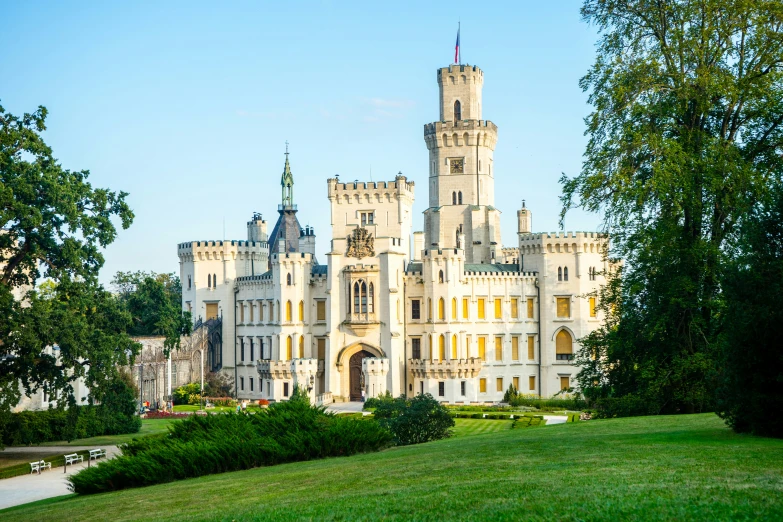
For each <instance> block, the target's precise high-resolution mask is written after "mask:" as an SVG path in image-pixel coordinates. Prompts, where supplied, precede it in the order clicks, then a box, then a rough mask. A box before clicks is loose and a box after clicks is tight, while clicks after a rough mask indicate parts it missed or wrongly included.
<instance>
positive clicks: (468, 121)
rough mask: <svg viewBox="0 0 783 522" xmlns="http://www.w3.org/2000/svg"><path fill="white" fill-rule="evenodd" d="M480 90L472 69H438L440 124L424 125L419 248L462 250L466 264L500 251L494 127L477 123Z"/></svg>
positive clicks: (477, 71)
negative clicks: (425, 201)
mask: <svg viewBox="0 0 783 522" xmlns="http://www.w3.org/2000/svg"><path fill="white" fill-rule="evenodd" d="M483 85H484V73H482V71H481V69H479V68H478V67H476V66H475V65H473V66H471V65H450V66H448V67H443V68H441V69H438V89H439V97H440V121H437V122H433V123H428V124H427V125H425V126H424V142H425V143H426V144H427V149H429V163H430V164H429V173H430V177H429V179H430V183H429V193H430V194H429V195H430V199H429V208H428V209H427V210H426V211H425V212H424V232H425V244H424V248H425V249H433V248H439V249H443V248H461V249H464V251H465V262H466V263H493V262H495V255H496V252H499V249H500V212H499V211H498V210H497V209H496V208H495V207H494V206H493V205H494V203H495V178H494V166H493V153H494V150H495V143H496V142H497V126H496V125H495V124H494V123H492V122H491V121H487V120H482V119H481V91H482V87H483ZM463 235H464V243H465V244H462V241H461V239H460V237H461V236H463Z"/></svg>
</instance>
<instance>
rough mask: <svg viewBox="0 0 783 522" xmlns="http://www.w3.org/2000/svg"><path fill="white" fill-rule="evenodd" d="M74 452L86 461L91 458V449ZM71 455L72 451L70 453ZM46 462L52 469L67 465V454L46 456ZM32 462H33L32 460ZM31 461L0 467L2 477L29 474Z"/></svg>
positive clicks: (0, 477)
mask: <svg viewBox="0 0 783 522" xmlns="http://www.w3.org/2000/svg"><path fill="white" fill-rule="evenodd" d="M73 453H78V454H79V455H81V456H82V457H84V461H85V462H87V461H88V459H89V458H90V450H82V451H74V452H73ZM69 455H70V453H69ZM41 460H43V461H44V462H49V463H51V465H52V470H53V469H54V468H61V467H62V466H64V465H65V455H58V456H56V457H45V458H43V459H41ZM30 462H33V461H32V460H31V461H30ZM30 470H31V468H30V463H28V462H25V463H23V464H16V465H14V466H8V467H7V468H2V469H0V479H6V478H11V477H19V476H21V475H29V474H30ZM50 472H51V470H48V469H47V470H46V471H43V472H42V473H50Z"/></svg>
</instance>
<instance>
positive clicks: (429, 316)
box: [427, 297, 432, 321]
mask: <svg viewBox="0 0 783 522" xmlns="http://www.w3.org/2000/svg"><path fill="white" fill-rule="evenodd" d="M427 320H428V321H432V298H430V297H428V298H427Z"/></svg>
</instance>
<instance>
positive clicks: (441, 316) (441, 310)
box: [438, 297, 446, 321]
mask: <svg viewBox="0 0 783 522" xmlns="http://www.w3.org/2000/svg"><path fill="white" fill-rule="evenodd" d="M445 308H446V303H445V302H444V301H443V298H442V297H441V298H440V299H438V319H440V320H441V321H442V320H443V319H445V318H446V310H445Z"/></svg>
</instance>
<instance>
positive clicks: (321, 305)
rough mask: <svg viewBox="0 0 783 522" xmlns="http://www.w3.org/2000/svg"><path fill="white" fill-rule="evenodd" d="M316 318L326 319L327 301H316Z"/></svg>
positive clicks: (318, 319) (317, 319) (319, 319)
mask: <svg viewBox="0 0 783 522" xmlns="http://www.w3.org/2000/svg"><path fill="white" fill-rule="evenodd" d="M315 319H316V321H326V301H324V300H318V301H316V302H315Z"/></svg>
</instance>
